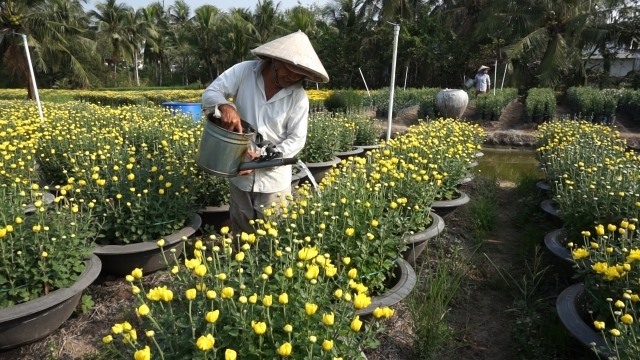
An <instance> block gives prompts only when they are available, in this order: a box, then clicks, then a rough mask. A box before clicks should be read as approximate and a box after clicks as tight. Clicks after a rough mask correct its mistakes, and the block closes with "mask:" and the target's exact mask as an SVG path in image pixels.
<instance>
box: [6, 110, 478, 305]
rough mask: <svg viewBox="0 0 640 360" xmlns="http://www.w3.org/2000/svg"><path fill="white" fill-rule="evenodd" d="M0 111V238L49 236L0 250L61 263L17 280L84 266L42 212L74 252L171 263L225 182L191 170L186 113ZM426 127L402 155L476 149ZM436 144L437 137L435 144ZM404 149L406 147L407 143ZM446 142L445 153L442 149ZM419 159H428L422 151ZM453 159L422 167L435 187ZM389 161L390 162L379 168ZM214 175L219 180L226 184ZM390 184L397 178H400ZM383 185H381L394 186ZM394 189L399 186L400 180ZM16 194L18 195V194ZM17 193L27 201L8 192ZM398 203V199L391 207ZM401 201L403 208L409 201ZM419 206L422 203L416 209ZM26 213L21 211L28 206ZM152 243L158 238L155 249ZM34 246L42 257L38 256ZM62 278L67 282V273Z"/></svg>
mask: <svg viewBox="0 0 640 360" xmlns="http://www.w3.org/2000/svg"><path fill="white" fill-rule="evenodd" d="M0 107H1V108H2V109H3V110H4V111H3V114H4V117H3V118H2V119H0V121H2V122H3V125H5V128H6V129H7V130H6V132H5V133H4V134H5V135H3V136H4V137H5V138H6V139H7V141H6V142H4V143H3V144H2V146H3V149H4V150H5V152H7V153H10V155H11V156H10V157H5V161H4V162H3V173H2V180H3V187H6V188H8V189H9V188H10V189H12V191H14V192H11V193H9V192H8V193H7V194H8V195H7V196H9V197H12V198H13V199H20V204H19V208H17V207H18V204H17V203H16V204H15V206H16V208H13V207H12V209H13V210H11V209H8V210H7V211H6V212H3V216H4V218H5V220H4V222H5V224H4V225H3V229H4V234H3V236H5V237H7V238H11V239H13V240H15V242H16V244H19V245H20V246H23V245H24V244H27V243H26V242H25V240H24V237H23V236H22V235H21V236H20V237H17V235H18V234H24V233H23V232H18V231H17V229H18V226H17V225H18V223H19V224H28V225H29V226H31V232H37V233H38V234H42V235H44V236H45V237H44V238H43V239H45V240H46V241H49V242H50V244H46V241H45V240H42V241H41V240H34V241H40V244H44V245H38V246H35V247H30V248H29V251H30V252H29V253H28V254H30V255H33V256H29V257H25V258H20V257H19V256H16V254H17V255H19V254H18V252H19V251H20V250H17V252H16V250H15V248H12V249H6V252H5V251H4V250H5V249H3V256H7V257H9V258H11V259H12V260H16V261H25V263H24V264H23V265H24V266H23V267H24V268H29V269H41V268H42V269H44V267H43V266H44V265H46V264H47V260H51V259H56V261H59V262H56V263H53V262H52V264H55V266H51V269H53V271H54V272H56V273H55V274H45V275H41V274H35V275H34V272H24V273H23V272H15V274H14V276H17V277H20V276H23V275H24V276H26V275H28V276H32V277H33V279H34V280H35V282H36V283H39V284H40V285H43V286H44V285H46V286H49V290H55V288H57V287H58V286H64V285H63V284H62V283H60V284H57V283H53V282H49V281H52V280H50V279H53V278H60V279H64V278H65V276H64V274H63V273H62V272H63V270H64V271H66V272H69V270H70V269H73V271H74V272H75V274H76V275H77V274H78V273H79V272H82V270H83V269H85V267H86V263H85V262H84V260H85V258H84V257H82V256H79V257H73V256H67V252H66V250H63V251H62V252H58V250H59V249H60V248H61V247H59V246H58V247H57V248H56V247H55V246H53V245H55V244H56V243H59V242H60V239H64V238H63V237H62V235H60V237H58V236H57V235H55V234H54V233H55V231H54V230H55V229H56V228H55V227H54V226H53V225H51V224H50V223H49V220H46V219H45V218H42V217H41V215H42V216H44V215H45V214H48V213H49V212H52V213H53V214H52V215H48V216H53V217H54V218H55V216H58V218H56V219H57V220H51V222H53V221H59V223H60V226H62V225H65V226H66V225H73V226H76V225H77V226H78V227H82V228H83V229H85V230H84V232H83V234H82V236H79V235H76V234H73V236H74V239H75V240H77V241H78V243H77V244H76V243H74V246H73V249H74V251H75V252H77V253H78V254H82V255H86V254H87V253H90V252H91V251H92V250H93V251H95V249H96V247H95V244H96V243H98V244H100V245H101V246H103V247H108V246H113V245H120V244H131V243H133V244H145V245H149V244H150V245H152V247H154V248H157V249H158V251H161V252H163V253H164V254H165V256H166V257H167V258H168V259H170V258H172V257H174V256H175V258H176V259H177V258H178V257H179V255H180V253H179V251H180V250H181V249H182V248H181V246H180V247H176V248H174V249H175V250H171V249H170V248H169V247H168V245H169V244H168V242H169V239H170V237H169V233H171V232H175V231H176V230H178V229H184V227H185V225H189V224H191V229H192V230H194V231H195V229H196V228H198V226H199V224H197V221H196V222H194V221H193V217H194V214H195V212H196V211H197V210H198V209H199V208H201V206H202V205H203V204H204V203H207V202H208V201H211V199H212V198H214V197H215V196H214V195H213V194H212V192H211V191H210V190H211V189H212V188H213V189H216V186H218V187H223V186H224V185H222V184H221V183H218V182H216V181H217V180H216V179H218V178H215V177H211V176H206V175H204V174H203V173H201V172H200V170H199V169H198V168H197V167H196V166H195V164H194V157H195V151H196V146H197V143H198V140H199V136H200V134H201V128H200V126H202V125H201V124H194V123H193V121H191V119H190V118H188V117H181V116H176V117H174V116H171V114H170V113H169V112H167V111H166V110H164V109H162V108H152V107H139V106H135V107H120V108H110V107H101V106H97V105H92V104H88V103H74V102H70V103H66V104H52V103H45V107H44V110H45V121H44V122H43V123H41V121H40V119H39V118H38V117H37V116H34V114H37V111H35V108H34V107H35V105H34V104H30V103H26V102H20V101H8V102H7V101H3V102H0ZM436 125H439V126H436ZM424 129H430V130H429V135H425V134H426V130H422V131H423V134H422V135H421V136H422V137H421V138H415V139H413V140H412V141H411V144H413V145H412V146H413V147H415V148H416V152H408V153H406V154H404V155H402V157H406V158H407V159H412V158H414V157H416V156H417V154H418V152H417V151H418V150H417V149H421V148H423V145H422V144H423V143H422V142H424V141H426V140H425V139H427V138H429V137H433V138H435V137H437V136H443V137H445V138H446V139H445V138H442V139H441V140H440V143H439V146H440V147H437V146H436V147H434V152H433V154H431V155H430V156H432V158H430V159H429V160H431V161H439V159H446V158H445V157H442V158H439V157H437V156H436V155H437V154H440V155H438V156H445V155H447V156H450V157H452V159H453V158H457V159H458V161H459V162H460V163H464V164H467V165H468V163H469V161H470V160H469V159H470V156H472V155H471V154H474V153H475V151H477V147H478V146H479V144H480V143H481V140H480V139H481V138H482V136H481V134H472V133H474V132H476V131H477V130H478V129H473V128H467V127H465V126H462V125H459V124H457V123H455V122H453V121H448V122H447V121H443V122H442V123H434V125H433V126H432V127H424ZM470 135H472V136H470ZM407 139H408V137H407ZM398 141H400V139H398ZM405 141H408V140H406V139H405ZM478 141H480V143H479V142H478ZM434 145H438V143H437V142H435V143H434ZM402 147H403V148H405V149H407V148H408V147H407V145H406V144H403V145H402ZM445 147H450V149H448V150H447V149H444V148H445ZM436 150H437V151H436ZM385 151H389V149H387V150H385ZM383 154H385V153H383ZM385 155H388V154H385ZM423 156H424V157H425V159H426V156H427V155H426V154H425V155H423ZM402 157H401V158H402ZM401 158H398V159H401ZM389 161H392V162H393V161H398V160H389ZM404 161H406V160H403V162H400V164H404ZM422 161H423V162H422V163H418V164H422V165H423V166H426V165H425V163H424V159H423V160H422ZM452 164H453V162H452V161H449V163H448V164H446V165H439V164H434V163H429V166H428V168H425V169H423V170H421V171H424V174H422V176H423V177H425V176H426V177H429V178H431V179H432V180H431V181H434V183H435V184H440V185H441V184H449V183H454V181H449V175H447V174H451V175H450V176H451V177H453V176H454V175H455V174H458V173H462V172H461V171H459V172H456V171H453V170H447V169H448V166H451V165H452ZM416 166H417V165H416ZM439 166H441V167H439ZM465 166H466V165H461V166H458V167H457V168H460V169H462V168H463V167H465ZM387 167H389V165H385V168H387ZM451 169H453V168H451ZM414 170H415V169H414ZM447 171H448V172H447ZM383 173H386V172H384V171H383ZM218 180H220V179H218ZM220 181H223V182H224V183H226V181H224V180H220ZM394 182H395V183H397V184H400V183H401V182H399V181H398V180H395V181H394ZM41 184H43V185H41ZM389 184H390V183H384V184H383V185H384V186H392V187H393V186H394V185H389ZM398 189H402V187H401V186H398ZM425 189H429V187H427V188H425ZM42 190H49V191H50V192H51V193H52V194H50V195H51V196H52V197H53V200H52V201H51V203H52V204H51V205H50V206H44V205H43V203H44V198H45V197H46V196H45V195H44V194H47V192H44V191H42ZM414 190H415V189H414ZM16 191H17V192H16ZM23 192H24V194H25V195H21V194H22V193H23ZM15 193H17V194H20V196H25V197H24V198H20V197H15V196H14V195H15ZM408 193H410V194H411V195H413V196H415V195H416V194H417V192H415V191H414V192H408ZM217 198H218V199H219V200H216V201H224V196H223V197H222V199H220V197H219V196H218V197H217ZM427 198H428V197H427V196H425V199H422V200H421V201H426V199H427ZM416 201H417V200H416ZM400 203H401V202H397V204H396V206H397V205H398V204H400ZM7 204H10V202H7ZM408 204H411V203H408ZM425 204H426V202H425ZM402 205H403V206H409V205H407V202H404V203H403V204H402ZM425 208H426V205H425V206H424V208H423V209H422V210H424V209H425ZM27 209H28V210H29V213H28V214H27V212H26V211H25V210H27ZM18 210H21V211H23V212H25V215H24V218H22V217H21V218H20V219H18V217H16V216H15V212H16V211H18ZM65 211H66V212H69V213H71V214H72V215H68V216H77V217H78V220H77V221H69V220H68V219H69V217H67V218H64V217H63V216H67V215H65V214H66V213H65ZM31 212H35V213H34V214H31ZM427 213H428V212H427ZM54 215H55V216H54ZM343 215H344V214H343ZM27 216H29V217H28V218H27ZM11 219H13V220H11ZM38 219H40V220H38ZM65 219H66V220H65ZM81 220H82V221H81ZM265 226H268V225H266V224H265ZM20 229H24V228H20ZM264 231H265V234H269V233H271V231H269V228H266V227H265V230H264ZM284 231H285V230H284V229H283V232H284ZM7 234H8V235H7ZM371 234H373V233H371ZM14 235H15V236H14ZM71 235H72V234H67V235H66V236H71ZM397 235H401V234H400V233H398V234H397ZM187 236H189V234H188V233H186V234H184V235H182V236H178V237H177V239H173V240H172V241H175V240H177V242H178V244H179V245H182V242H181V241H180V240H184V238H185V237H187ZM155 240H158V244H157V245H156V241H155ZM224 243H226V242H225V241H224V240H223V241H220V242H219V245H218V246H223V245H222V244H224ZM3 244H4V243H3ZM276 245H277V244H276ZM210 248H212V247H210ZM202 250H203V249H202ZM34 251H35V252H37V253H38V254H39V256H35V255H34V254H35V253H34ZM54 251H55V256H54ZM236 251H237V249H236ZM21 254H27V253H26V252H22V253H21ZM3 264H4V265H7V267H6V269H4V272H6V273H10V272H11V269H12V268H13V265H11V263H9V262H4V263H3ZM145 271H146V270H145ZM136 273H137V272H136ZM66 278H68V279H72V278H73V274H72V275H69V276H67V277H66ZM3 280H4V278H3ZM7 281H14V280H7ZM16 283H17V282H16ZM46 286H45V288H46ZM22 287H23V286H21V287H19V288H22ZM374 287H375V286H373V287H372V288H374ZM44 291H45V290H43V291H38V290H36V291H34V295H33V296H36V297H37V296H38V295H43V294H44ZM47 291H48V290H47ZM19 296H21V295H19ZM25 300H26V298H24V297H21V298H18V299H17V300H8V302H6V304H7V305H9V304H10V303H9V301H10V302H11V304H14V303H18V302H20V301H25Z"/></svg>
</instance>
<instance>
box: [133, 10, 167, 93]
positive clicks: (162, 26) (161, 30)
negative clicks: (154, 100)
mask: <svg viewBox="0 0 640 360" xmlns="http://www.w3.org/2000/svg"><path fill="white" fill-rule="evenodd" d="M138 13H139V16H140V18H141V19H142V20H141V21H142V22H143V23H144V24H145V26H146V27H147V29H148V31H147V34H146V35H147V36H146V37H145V41H144V62H145V63H146V64H148V65H150V66H152V67H153V69H155V75H156V82H157V84H158V85H160V86H162V80H163V77H162V73H163V68H164V66H163V65H165V64H166V63H167V49H168V48H169V44H168V38H169V36H168V34H169V32H170V30H169V19H168V16H167V13H166V12H165V11H164V7H163V6H162V4H160V3H159V2H155V3H152V4H150V5H148V6H147V7H145V8H141V9H139V10H138Z"/></svg>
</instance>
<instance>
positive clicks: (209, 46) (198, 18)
mask: <svg viewBox="0 0 640 360" xmlns="http://www.w3.org/2000/svg"><path fill="white" fill-rule="evenodd" d="M219 23H220V10H219V9H218V8H217V7H215V6H213V5H203V6H201V7H199V8H197V9H196V12H195V16H194V18H193V33H194V35H195V39H196V43H197V44H198V46H197V47H196V49H197V52H198V57H199V58H200V61H201V62H203V63H204V65H205V67H206V69H207V73H208V75H209V78H211V79H213V78H214V77H215V76H214V68H215V60H216V58H217V57H218V56H219V55H218V54H219V51H220V47H219V45H218V40H217V29H218V24H219ZM216 75H217V74H216Z"/></svg>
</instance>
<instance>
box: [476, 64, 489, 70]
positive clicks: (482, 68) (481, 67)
mask: <svg viewBox="0 0 640 360" xmlns="http://www.w3.org/2000/svg"><path fill="white" fill-rule="evenodd" d="M489 69H490V68H489V67H488V66H484V65H481V66H480V69H478V71H482V70H489Z"/></svg>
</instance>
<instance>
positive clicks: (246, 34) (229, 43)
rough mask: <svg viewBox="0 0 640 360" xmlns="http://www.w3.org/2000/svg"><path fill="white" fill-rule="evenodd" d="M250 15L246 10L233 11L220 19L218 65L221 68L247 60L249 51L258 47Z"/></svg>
mask: <svg viewBox="0 0 640 360" xmlns="http://www.w3.org/2000/svg"><path fill="white" fill-rule="evenodd" d="M251 19H252V17H251V14H250V13H249V12H248V11H247V10H246V9H238V8H236V9H233V10H231V13H229V14H225V16H223V17H222V28H221V29H224V31H223V32H221V34H220V37H219V41H220V47H221V51H220V63H221V65H222V67H223V68H228V67H230V66H231V65H233V64H236V63H239V62H241V61H244V60H247V59H248V58H249V56H250V54H251V53H250V50H251V49H252V48H253V47H254V46H256V45H258V44H259V43H258V42H257V41H256V37H257V35H256V29H255V27H254V26H253V24H252V23H251Z"/></svg>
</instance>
